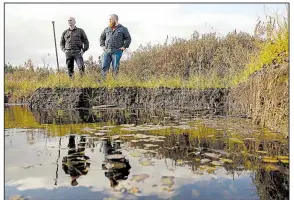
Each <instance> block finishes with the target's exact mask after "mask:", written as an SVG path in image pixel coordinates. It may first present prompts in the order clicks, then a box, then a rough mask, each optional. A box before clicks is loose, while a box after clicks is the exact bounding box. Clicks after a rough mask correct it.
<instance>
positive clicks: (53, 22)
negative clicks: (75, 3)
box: [52, 21, 60, 83]
mask: <svg viewBox="0 0 294 200" xmlns="http://www.w3.org/2000/svg"><path fill="white" fill-rule="evenodd" d="M52 25H53V33H54V43H55V53H56V62H57V71H58V81H59V83H60V75H59V62H58V53H57V45H56V35H55V21H52Z"/></svg>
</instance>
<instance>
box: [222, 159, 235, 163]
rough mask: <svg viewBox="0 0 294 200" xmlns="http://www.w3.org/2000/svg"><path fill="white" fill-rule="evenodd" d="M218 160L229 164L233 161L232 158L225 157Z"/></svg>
mask: <svg viewBox="0 0 294 200" xmlns="http://www.w3.org/2000/svg"><path fill="white" fill-rule="evenodd" d="M220 160H221V161H222V162H224V163H229V164H232V163H233V162H234V161H233V160H231V159H227V158H221V159H220Z"/></svg>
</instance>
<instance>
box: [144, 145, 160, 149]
mask: <svg viewBox="0 0 294 200" xmlns="http://www.w3.org/2000/svg"><path fill="white" fill-rule="evenodd" d="M144 146H146V147H147V148H150V147H158V145H157V144H144Z"/></svg>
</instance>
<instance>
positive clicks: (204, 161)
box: [200, 158, 211, 165]
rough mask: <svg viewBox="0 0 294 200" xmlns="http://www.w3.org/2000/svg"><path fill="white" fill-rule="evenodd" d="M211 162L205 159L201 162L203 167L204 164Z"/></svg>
mask: <svg viewBox="0 0 294 200" xmlns="http://www.w3.org/2000/svg"><path fill="white" fill-rule="evenodd" d="M210 161H211V160H210V159H208V158H204V159H201V160H200V163H201V164H202V165H203V164H206V163H209V162H210Z"/></svg>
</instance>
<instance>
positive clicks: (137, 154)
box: [130, 151, 142, 157]
mask: <svg viewBox="0 0 294 200" xmlns="http://www.w3.org/2000/svg"><path fill="white" fill-rule="evenodd" d="M130 155H131V156H132V157H141V156H142V153H141V152H138V151H134V152H132V153H130Z"/></svg>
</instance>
